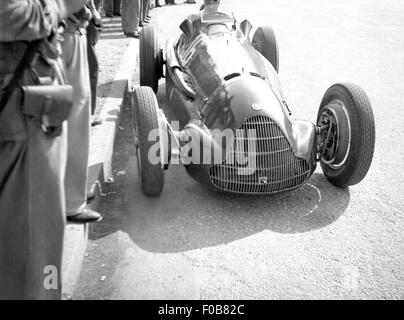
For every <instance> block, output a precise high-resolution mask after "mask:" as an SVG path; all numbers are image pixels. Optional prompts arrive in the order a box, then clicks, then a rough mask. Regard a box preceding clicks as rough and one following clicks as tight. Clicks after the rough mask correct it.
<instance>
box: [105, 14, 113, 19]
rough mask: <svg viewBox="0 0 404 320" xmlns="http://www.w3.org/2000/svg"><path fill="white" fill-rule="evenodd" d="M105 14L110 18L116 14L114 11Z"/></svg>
mask: <svg viewBox="0 0 404 320" xmlns="http://www.w3.org/2000/svg"><path fill="white" fill-rule="evenodd" d="M105 16H106V17H108V18H112V17H113V16H114V15H113V14H112V13H106V14H105Z"/></svg>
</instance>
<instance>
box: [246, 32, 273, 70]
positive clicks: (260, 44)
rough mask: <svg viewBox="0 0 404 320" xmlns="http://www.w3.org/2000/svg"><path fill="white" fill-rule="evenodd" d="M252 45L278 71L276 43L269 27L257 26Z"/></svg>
mask: <svg viewBox="0 0 404 320" xmlns="http://www.w3.org/2000/svg"><path fill="white" fill-rule="evenodd" d="M252 46H253V47H254V49H255V50H257V51H258V52H259V53H261V54H262V55H263V56H264V57H265V58H266V59H267V60H268V61H269V62H270V63H271V64H272V66H273V67H274V69H275V71H276V72H279V51H278V43H277V41H276V37H275V33H274V31H273V30H272V28H271V27H259V28H258V29H257V30H256V31H255V33H254V36H253V39H252Z"/></svg>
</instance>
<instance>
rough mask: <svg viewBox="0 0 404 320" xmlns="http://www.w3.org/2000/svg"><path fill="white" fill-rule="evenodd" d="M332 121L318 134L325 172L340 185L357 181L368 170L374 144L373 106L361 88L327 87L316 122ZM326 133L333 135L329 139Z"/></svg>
mask: <svg viewBox="0 0 404 320" xmlns="http://www.w3.org/2000/svg"><path fill="white" fill-rule="evenodd" d="M330 122H332V123H334V124H333V128H334V129H333V130H332V131H330V133H328V131H326V132H324V133H323V134H319V146H320V147H319V149H320V150H321V154H320V161H321V167H322V169H323V172H324V175H325V176H326V178H327V179H328V180H329V181H330V182H331V183H332V184H334V185H336V186H338V187H347V186H352V185H355V184H357V183H359V182H360V181H361V180H362V179H363V178H364V177H365V175H366V173H367V172H368V170H369V168H370V165H371V163H372V159H373V153H374V147H375V122H374V116H373V111H372V106H371V104H370V101H369V98H368V97H367V95H366V93H365V92H364V91H363V89H362V88H360V87H359V86H357V85H354V84H351V83H338V84H335V85H333V86H331V87H330V88H329V89H328V90H327V92H326V93H325V94H324V97H323V99H322V101H321V104H320V108H319V111H318V116H317V125H318V126H323V125H325V124H327V123H330ZM326 136H329V137H330V138H329V139H328V140H327V139H326ZM326 141H328V143H325V142H326Z"/></svg>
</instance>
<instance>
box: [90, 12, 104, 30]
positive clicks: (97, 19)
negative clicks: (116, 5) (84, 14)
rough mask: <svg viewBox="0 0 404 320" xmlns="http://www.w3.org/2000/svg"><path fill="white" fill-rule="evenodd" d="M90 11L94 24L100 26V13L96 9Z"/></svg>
mask: <svg viewBox="0 0 404 320" xmlns="http://www.w3.org/2000/svg"><path fill="white" fill-rule="evenodd" d="M91 13H92V15H93V21H94V24H95V25H96V26H97V27H101V26H102V18H101V15H100V14H99V13H98V11H97V10H93V11H92V12H91Z"/></svg>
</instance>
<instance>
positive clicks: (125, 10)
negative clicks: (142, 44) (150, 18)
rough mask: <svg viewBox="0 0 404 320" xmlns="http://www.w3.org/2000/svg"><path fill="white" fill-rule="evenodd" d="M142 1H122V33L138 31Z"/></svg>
mask: <svg viewBox="0 0 404 320" xmlns="http://www.w3.org/2000/svg"><path fill="white" fill-rule="evenodd" d="M141 1H142V0H122V30H123V32H124V33H133V32H135V31H138V29H139V22H140V9H141V5H140V4H141Z"/></svg>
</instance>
